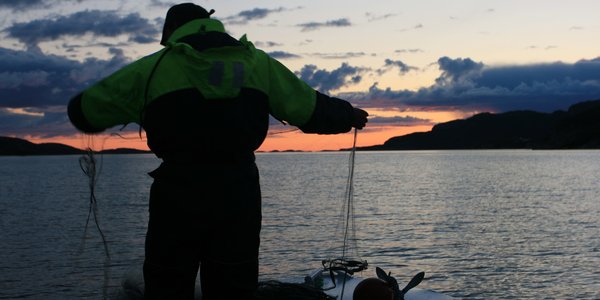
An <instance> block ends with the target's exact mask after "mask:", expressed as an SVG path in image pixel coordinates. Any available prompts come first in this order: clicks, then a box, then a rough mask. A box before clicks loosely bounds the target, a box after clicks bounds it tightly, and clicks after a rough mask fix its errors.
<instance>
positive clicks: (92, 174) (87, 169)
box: [79, 147, 111, 299]
mask: <svg viewBox="0 0 600 300" xmlns="http://www.w3.org/2000/svg"><path fill="white" fill-rule="evenodd" d="M97 166H98V161H97V160H96V157H95V154H94V151H93V150H92V149H91V147H87V148H86V153H85V154H84V155H83V156H81V157H80V158H79V167H80V168H81V171H83V173H84V174H85V175H86V176H87V178H88V187H89V189H90V197H89V200H90V206H89V210H88V215H87V219H86V221H85V229H84V231H83V238H82V244H81V251H83V246H84V243H85V238H86V236H87V232H88V227H89V223H90V218H91V217H93V218H94V223H95V224H96V229H97V230H98V233H100V237H101V238H102V244H103V245H104V253H105V254H106V257H105V260H104V285H103V287H102V296H103V297H102V299H108V298H109V295H108V288H109V284H110V266H111V258H110V252H109V251H108V243H107V241H106V237H105V236H104V233H103V232H102V229H101V228H100V223H99V222H98V206H97V203H98V201H97V199H96V183H97V182H98V176H99V175H100V171H101V170H102V160H100V167H99V168H98V167H97Z"/></svg>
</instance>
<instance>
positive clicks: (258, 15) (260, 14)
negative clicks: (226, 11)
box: [222, 7, 293, 25]
mask: <svg viewBox="0 0 600 300" xmlns="http://www.w3.org/2000/svg"><path fill="white" fill-rule="evenodd" d="M290 10H293V9H287V8H284V7H279V8H273V9H268V8H253V9H250V10H244V11H241V12H239V13H238V14H236V15H233V16H229V17H226V18H223V19H222V20H223V21H225V22H227V23H229V24H234V25H236V24H237V25H240V24H247V23H248V22H250V21H255V20H260V19H264V18H266V17H268V16H269V15H271V14H274V13H280V12H284V11H290Z"/></svg>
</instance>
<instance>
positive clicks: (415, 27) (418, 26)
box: [400, 23, 425, 32]
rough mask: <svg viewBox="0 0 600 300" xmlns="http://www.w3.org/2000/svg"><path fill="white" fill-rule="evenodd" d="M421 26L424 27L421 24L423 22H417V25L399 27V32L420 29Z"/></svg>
mask: <svg viewBox="0 0 600 300" xmlns="http://www.w3.org/2000/svg"><path fill="white" fill-rule="evenodd" d="M423 27H425V26H423V24H421V23H419V24H417V25H415V26H413V27H409V28H403V29H400V32H406V31H409V30H418V29H422V28H423Z"/></svg>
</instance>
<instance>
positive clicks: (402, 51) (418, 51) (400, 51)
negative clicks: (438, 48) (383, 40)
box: [394, 48, 425, 53]
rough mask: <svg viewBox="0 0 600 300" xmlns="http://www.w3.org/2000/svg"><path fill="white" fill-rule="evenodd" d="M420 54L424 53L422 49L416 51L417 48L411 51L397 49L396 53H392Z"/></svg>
mask: <svg viewBox="0 0 600 300" xmlns="http://www.w3.org/2000/svg"><path fill="white" fill-rule="evenodd" d="M420 52H425V51H423V50H422V49H418V48H413V49H398V50H396V51H394V53H420Z"/></svg>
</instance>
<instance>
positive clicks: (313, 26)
mask: <svg viewBox="0 0 600 300" xmlns="http://www.w3.org/2000/svg"><path fill="white" fill-rule="evenodd" d="M296 26H298V27H300V28H302V30H301V31H311V30H317V29H321V28H323V27H348V26H352V23H350V20H348V19H346V18H343V19H337V20H331V21H327V22H309V23H303V24H298V25H296Z"/></svg>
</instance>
